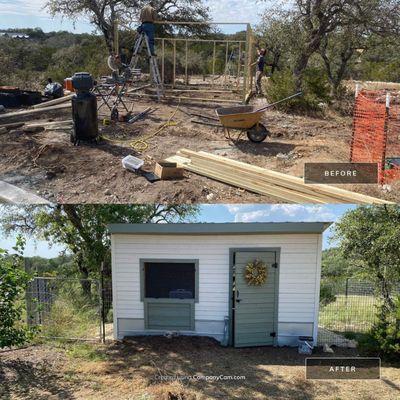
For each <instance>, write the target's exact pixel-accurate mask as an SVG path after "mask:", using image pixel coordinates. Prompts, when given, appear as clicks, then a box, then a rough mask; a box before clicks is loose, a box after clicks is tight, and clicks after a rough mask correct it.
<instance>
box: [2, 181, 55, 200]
mask: <svg viewBox="0 0 400 400" xmlns="http://www.w3.org/2000/svg"><path fill="white" fill-rule="evenodd" d="M0 203H10V204H51V203H50V202H49V201H47V200H46V199H44V198H42V197H39V196H37V195H36V194H33V193H30V192H27V191H26V190H24V189H21V188H19V187H17V186H14V185H11V184H10V183H7V182H4V181H0Z"/></svg>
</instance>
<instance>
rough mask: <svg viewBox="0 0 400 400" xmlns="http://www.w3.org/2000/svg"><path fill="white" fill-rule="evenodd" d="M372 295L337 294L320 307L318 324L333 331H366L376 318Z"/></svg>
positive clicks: (374, 302) (375, 300)
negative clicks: (331, 300) (332, 300)
mask: <svg viewBox="0 0 400 400" xmlns="http://www.w3.org/2000/svg"><path fill="white" fill-rule="evenodd" d="M376 306H378V301H377V299H376V298H375V297H373V296H357V295H351V296H347V297H346V296H345V295H339V296H337V297H336V301H334V302H333V303H330V304H328V305H326V306H324V307H322V308H321V309H320V314H319V325H320V326H322V327H324V328H326V329H329V330H333V331H335V332H367V331H368V330H369V329H370V328H371V327H372V325H373V323H374V322H375V320H376V310H377V309H376Z"/></svg>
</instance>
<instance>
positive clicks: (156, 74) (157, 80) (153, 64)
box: [130, 32, 164, 100]
mask: <svg viewBox="0 0 400 400" xmlns="http://www.w3.org/2000/svg"><path fill="white" fill-rule="evenodd" d="M144 43H145V44H146V49H147V55H148V57H149V61H150V79H153V82H154V85H155V88H156V91H157V98H158V100H160V98H161V96H164V86H163V83H162V80H161V76H160V71H159V70H158V64H157V57H156V56H153V55H152V54H151V52H150V44H149V38H148V37H147V35H146V34H145V33H144V32H141V33H139V36H138V38H137V39H136V42H135V46H134V48H133V55H132V60H131V63H130V68H131V69H132V70H134V69H135V68H136V65H137V62H138V60H139V55H140V52H141V51H142V48H143V44H144Z"/></svg>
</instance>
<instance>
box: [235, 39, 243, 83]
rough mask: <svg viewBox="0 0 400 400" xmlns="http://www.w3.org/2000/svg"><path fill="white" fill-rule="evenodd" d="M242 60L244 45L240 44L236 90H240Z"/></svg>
mask: <svg viewBox="0 0 400 400" xmlns="http://www.w3.org/2000/svg"><path fill="white" fill-rule="evenodd" d="M241 59H242V43H241V42H239V56H238V68H237V78H236V88H239V84H240V70H241Z"/></svg>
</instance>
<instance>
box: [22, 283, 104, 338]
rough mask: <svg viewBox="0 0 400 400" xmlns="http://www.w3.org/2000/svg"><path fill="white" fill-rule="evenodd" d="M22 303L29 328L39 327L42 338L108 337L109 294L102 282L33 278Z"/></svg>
mask: <svg viewBox="0 0 400 400" xmlns="http://www.w3.org/2000/svg"><path fill="white" fill-rule="evenodd" d="M102 283H103V284H102ZM25 302H26V313H27V315H26V318H27V322H28V325H29V326H35V327H38V328H39V334H40V335H41V336H43V337H46V338H52V339H69V340H94V341H95V340H99V341H100V340H105V339H106V338H107V332H106V329H105V328H106V326H107V321H108V320H109V319H110V318H111V319H112V315H111V317H110V314H112V310H111V307H112V293H111V290H110V285H108V284H106V283H105V282H104V280H96V279H70V278H54V277H35V278H33V280H32V281H31V282H30V283H29V284H28V287H27V290H26V293H25ZM109 333H110V332H108V334H109Z"/></svg>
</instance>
